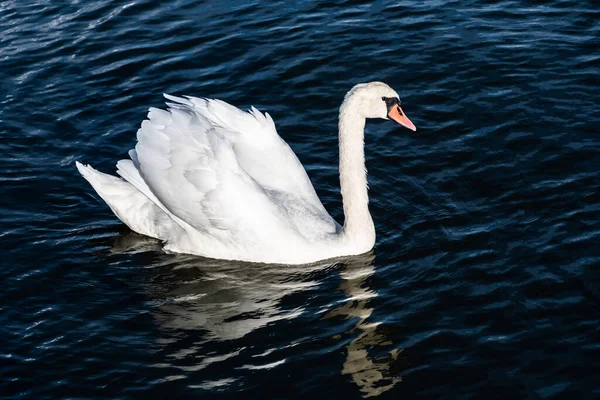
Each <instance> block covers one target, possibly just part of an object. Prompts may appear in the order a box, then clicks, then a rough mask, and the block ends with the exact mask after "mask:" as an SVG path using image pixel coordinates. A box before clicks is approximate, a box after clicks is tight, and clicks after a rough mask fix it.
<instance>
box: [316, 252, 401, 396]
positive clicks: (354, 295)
mask: <svg viewBox="0 0 600 400" xmlns="http://www.w3.org/2000/svg"><path fill="white" fill-rule="evenodd" d="M374 258H375V257H374V256H370V259H369V260H362V261H363V262H360V263H357V262H355V261H356V260H352V261H351V262H348V263H347V264H346V266H345V268H344V269H343V270H342V272H341V276H342V279H343V281H342V282H341V284H340V289H341V290H343V291H344V293H345V294H346V296H347V300H346V302H345V303H344V304H342V306H340V307H338V308H336V309H335V310H333V311H331V312H330V313H328V314H327V315H326V318H332V317H335V316H338V315H341V316H344V317H346V318H358V322H357V323H356V325H355V326H354V331H356V332H358V333H359V334H358V336H357V337H356V338H355V339H354V340H352V342H350V344H349V345H348V346H347V348H346V350H347V356H346V361H345V362H344V366H343V369H342V374H345V375H346V374H347V375H350V376H351V377H352V380H353V381H354V383H356V384H357V385H358V387H359V388H360V391H361V392H362V393H363V397H374V396H379V395H380V394H381V393H384V392H386V391H388V390H390V389H391V388H392V387H394V385H395V384H396V383H398V382H401V381H402V377H400V376H394V373H393V371H392V366H393V365H394V363H395V361H396V360H397V359H398V356H399V354H400V353H401V352H402V350H398V349H396V348H393V349H392V350H391V351H390V352H389V353H388V354H387V355H386V356H384V357H382V358H377V359H375V358H374V357H372V356H370V355H369V349H371V348H373V347H374V346H391V345H392V344H393V343H392V342H390V341H389V340H387V339H386V337H385V335H384V334H383V333H381V332H378V331H377V326H378V325H379V324H380V323H379V322H373V321H370V320H369V317H370V316H371V314H372V313H373V308H369V301H370V300H371V299H372V298H374V297H377V292H375V291H373V290H371V289H370V288H369V287H368V286H367V282H366V281H367V279H368V278H369V277H370V276H371V275H372V274H373V272H374V270H375V267H374ZM364 261H367V262H364Z"/></svg>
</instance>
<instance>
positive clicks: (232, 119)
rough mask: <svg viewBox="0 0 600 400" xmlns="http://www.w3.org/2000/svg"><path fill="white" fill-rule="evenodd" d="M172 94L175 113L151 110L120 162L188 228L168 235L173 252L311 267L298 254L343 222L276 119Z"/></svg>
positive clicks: (134, 182)
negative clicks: (327, 207)
mask: <svg viewBox="0 0 600 400" xmlns="http://www.w3.org/2000/svg"><path fill="white" fill-rule="evenodd" d="M165 96H166V97H167V98H168V99H169V100H170V101H171V102H170V103H167V104H168V105H169V108H168V109H167V110H166V111H165V110H160V109H156V108H151V109H150V111H149V113H148V119H147V120H145V121H143V122H142V125H141V128H140V129H139V130H138V133H137V140H138V142H137V144H136V146H135V149H134V150H131V151H130V157H131V160H121V161H119V163H118V164H117V166H118V173H119V174H120V175H121V176H122V177H123V178H124V179H125V180H126V181H127V183H128V184H129V185H131V186H133V187H134V188H135V189H137V190H138V191H139V192H141V193H142V194H144V196H145V197H146V198H147V199H148V200H149V201H150V202H151V203H152V204H154V205H156V207H157V210H160V211H158V212H163V213H164V214H165V215H166V216H167V217H168V220H169V221H172V223H173V224H175V225H177V226H178V227H180V228H181V229H180V231H181V232H182V233H181V234H179V235H177V236H176V237H168V238H161V239H166V242H167V244H166V248H168V249H171V250H174V251H178V252H186V253H193V254H199V255H204V256H208V257H214V258H225V259H241V260H248V261H265V260H268V259H269V258H272V259H273V262H288V261H290V260H296V262H301V261H297V260H299V259H300V258H299V257H298V255H291V256H290V252H295V251H299V252H302V251H306V248H311V245H312V248H314V246H315V244H316V243H320V244H321V245H322V244H323V242H324V241H325V242H327V238H331V237H332V236H335V234H336V232H337V231H338V230H339V225H337V224H336V222H335V221H334V220H333V219H332V218H331V217H330V216H329V214H328V213H327V212H326V211H325V208H324V207H323V205H322V204H321V201H320V200H319V198H318V197H317V195H316V193H315V191H314V188H313V187H312V184H311V182H310V180H309V178H308V176H307V174H306V171H305V170H304V168H303V166H302V164H301V163H300V161H299V160H298V158H297V157H296V155H295V154H294V152H293V151H292V150H291V149H290V147H289V146H288V145H287V144H286V143H285V142H284V141H283V140H282V139H281V138H280V136H279V135H278V134H277V131H276V129H275V125H274V123H273V120H272V119H271V117H270V116H269V115H268V114H262V113H261V112H259V111H258V110H256V109H255V108H252V109H251V111H249V112H243V111H241V110H239V109H238V108H236V107H233V106H231V105H229V104H227V103H225V102H223V101H219V100H209V99H200V98H194V97H187V98H180V97H174V96H168V95H165ZM94 187H95V188H96V190H97V191H98V192H99V193H100V191H101V188H98V187H96V186H94ZM101 195H102V194H101ZM105 197H106V196H103V198H105ZM105 200H107V199H106V198H105ZM107 203H109V205H110V200H107ZM111 208H113V209H115V207H113V206H112V205H111ZM141 233H145V232H141ZM145 234H147V233H145ZM266 252H267V253H270V254H269V255H268V256H267V255H266V254H265V253H266ZM286 254H287V255H286ZM265 257H267V258H265ZM286 259H290V260H286Z"/></svg>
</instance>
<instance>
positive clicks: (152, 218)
mask: <svg viewBox="0 0 600 400" xmlns="http://www.w3.org/2000/svg"><path fill="white" fill-rule="evenodd" d="M75 165H76V166H77V170H78V171H79V173H80V174H81V175H82V176H83V177H84V178H85V179H86V180H87V181H88V182H89V183H90V185H92V187H93V188H94V190H95V191H96V193H98V195H99V196H100V197H101V198H102V200H104V201H105V202H106V204H108V206H109V207H110V209H111V210H112V211H113V213H115V215H116V216H117V217H118V218H119V219H120V220H121V221H123V223H124V224H125V225H127V226H128V227H129V228H131V230H132V231H134V232H137V233H140V234H142V235H146V236H151V237H153V238H157V239H162V240H166V239H167V238H169V237H175V236H173V235H176V234H177V232H174V230H176V231H179V230H180V229H181V228H180V227H179V225H177V224H176V223H175V222H173V220H172V219H171V218H170V217H169V216H168V215H167V214H165V213H164V212H163V211H162V210H161V209H160V208H159V207H158V206H157V205H156V204H154V203H153V202H152V201H150V200H149V199H148V198H147V197H146V196H144V195H143V194H142V192H140V191H139V190H137V189H136V188H135V187H133V186H132V185H131V184H130V183H129V182H127V181H125V180H123V179H121V178H118V177H116V176H113V175H108V174H104V173H102V172H99V171H97V170H95V169H94V168H92V167H91V166H89V165H83V164H81V163H80V162H78V161H76V162H75Z"/></svg>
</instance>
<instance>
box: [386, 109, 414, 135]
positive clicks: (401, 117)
mask: <svg viewBox="0 0 600 400" xmlns="http://www.w3.org/2000/svg"><path fill="white" fill-rule="evenodd" d="M388 117H390V119H393V120H394V121H396V122H397V123H399V124H400V125H402V126H404V127H407V128H408V129H410V130H411V131H416V130H417V127H416V126H415V124H413V123H412V122H410V119H408V117H407V116H406V114H404V111H402V108H401V107H400V106H399V105H398V104H396V105H394V106H393V107H392V108H391V109H390V112H389V113H388Z"/></svg>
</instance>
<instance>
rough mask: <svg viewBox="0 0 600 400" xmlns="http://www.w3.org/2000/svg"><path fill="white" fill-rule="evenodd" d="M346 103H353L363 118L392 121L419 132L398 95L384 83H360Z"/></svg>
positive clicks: (351, 91)
mask: <svg viewBox="0 0 600 400" xmlns="http://www.w3.org/2000/svg"><path fill="white" fill-rule="evenodd" d="M344 103H353V104H354V108H355V109H356V110H357V111H358V113H359V114H360V115H361V116H362V117H363V118H383V119H391V120H393V121H396V122H397V123H399V124H400V125H402V126H404V127H406V128H408V129H410V130H413V131H416V130H417V128H416V127H415V125H414V124H413V123H412V122H411V121H410V119H408V117H407V116H406V114H404V111H403V110H402V107H401V106H402V103H401V102H400V97H399V96H398V93H396V91H395V90H394V89H392V88H391V87H389V86H388V85H386V84H385V83H383V82H369V83H359V84H358V85H356V86H354V87H353V88H352V89H351V90H350V91H349V92H348V94H347V95H346V98H345V100H344Z"/></svg>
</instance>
